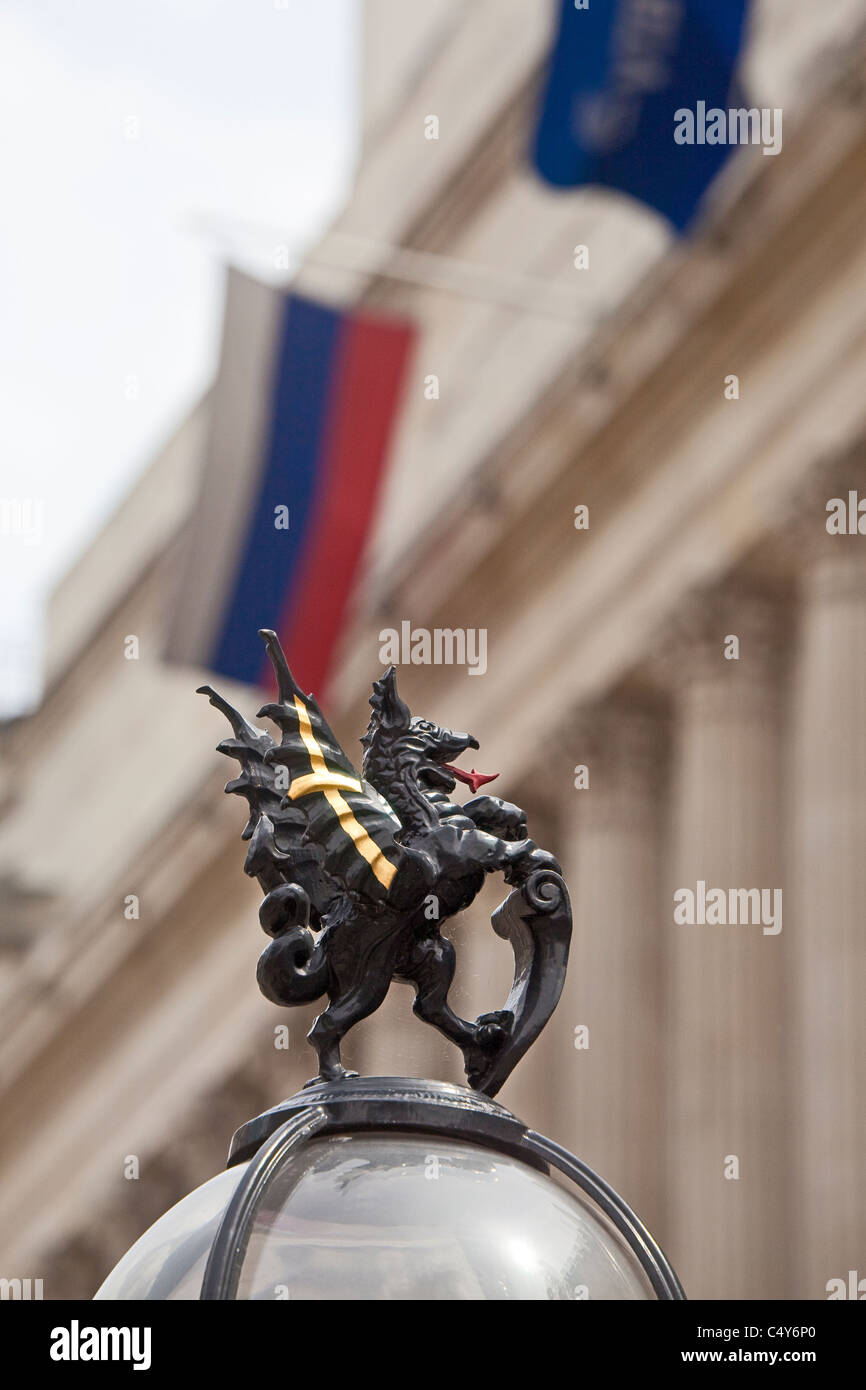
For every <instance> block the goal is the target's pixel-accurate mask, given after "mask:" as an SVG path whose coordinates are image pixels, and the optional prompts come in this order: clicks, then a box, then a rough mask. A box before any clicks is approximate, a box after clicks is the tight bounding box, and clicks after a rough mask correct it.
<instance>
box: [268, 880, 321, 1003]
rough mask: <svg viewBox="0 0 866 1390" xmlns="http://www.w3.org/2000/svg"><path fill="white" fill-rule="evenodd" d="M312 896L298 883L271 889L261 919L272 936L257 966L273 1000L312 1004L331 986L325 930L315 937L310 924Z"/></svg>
mask: <svg viewBox="0 0 866 1390" xmlns="http://www.w3.org/2000/svg"><path fill="white" fill-rule="evenodd" d="M309 918H310V900H309V898H308V897H307V894H306V893H305V892H304V890H303V888H301V887H300V885H299V884H297V883H285V884H282V885H281V886H280V887H279V888H275V889H274V890H273V892H271V893H268V895H267V897H266V898H265V899H264V900H263V901H262V905H261V907H260V909H259V921H260V922H261V924H262V927H263V928H264V930H265V931H266V932H267V933H268V935H269V936H272V937H273V940H272V941H270V942H269V943H268V945H267V946H266V947H265V949H264V950H263V951H262V954H261V955H260V956H259V962H258V965H257V967H256V979H257V980H258V984H259V989H260V990H261V992H262V994H263V995H264V996H265V998H266V999H270V1001H271V1003H272V1004H282V1005H285V1006H289V1005H294V1004H311V1003H313V1001H314V1000H316V999H319V998H321V996H322V995H323V994H324V993H325V991H326V989H327V987H328V961H327V956H326V951H325V943H324V936H325V933H324V932H322V933H321V934H320V936H319V938H318V940H316V938H315V936H314V935H313V932H312V931H311V930H310V928H309V926H308V922H309Z"/></svg>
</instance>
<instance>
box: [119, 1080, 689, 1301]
mask: <svg viewBox="0 0 866 1390" xmlns="http://www.w3.org/2000/svg"><path fill="white" fill-rule="evenodd" d="M313 1117H317V1118H313ZM305 1120H306V1124H305ZM293 1127H294V1129H293ZM286 1131H292V1133H289V1134H288V1138H287V1137H286ZM299 1132H300V1137H298V1134H299ZM281 1136H282V1137H281ZM563 1153H564V1151H562V1150H559V1149H558V1148H557V1146H556V1145H552V1144H551V1143H550V1141H548V1140H544V1139H542V1138H541V1137H540V1136H535V1135H532V1134H531V1132H530V1131H527V1130H526V1128H525V1127H524V1126H523V1125H522V1124H521V1123H520V1121H518V1120H517V1119H515V1117H514V1116H512V1115H511V1114H510V1113H509V1112H508V1111H507V1110H504V1109H503V1108H502V1107H501V1106H499V1105H497V1104H496V1103H495V1102H493V1101H490V1100H488V1099H487V1098H485V1097H482V1096H479V1095H477V1093H474V1092H471V1091H469V1090H467V1089H466V1088H463V1087H458V1086H449V1085H447V1084H445V1083H432V1082H411V1081H407V1080H406V1079H405V1078H364V1079H359V1080H357V1081H348V1082H341V1083H339V1084H337V1085H331V1086H326V1085H323V1086H319V1087H314V1088H312V1090H310V1091H306V1092H302V1093H301V1095H300V1096H297V1097H294V1098H293V1099H292V1100H291V1101H288V1102H286V1103H284V1105H282V1106H279V1107H277V1108H276V1109H275V1110H273V1111H269V1112H267V1113H266V1115H264V1116H260V1117H259V1118H258V1120H255V1121H252V1122H251V1123H250V1124H249V1125H246V1126H244V1127H243V1128H242V1129H241V1130H239V1131H238V1134H237V1135H236V1136H235V1139H234V1141H233V1145H232V1151H231V1154H230V1166H229V1167H228V1168H227V1169H226V1170H225V1172H223V1173H220V1174H218V1175H217V1176H216V1177H214V1178H211V1179H210V1181H209V1182H206V1183H204V1184H203V1185H202V1186H201V1187H199V1188H197V1189H196V1190H195V1191H194V1192H192V1193H190V1195H189V1196H187V1197H185V1198H184V1199H183V1200H182V1201H181V1202H179V1203H178V1204H177V1205H176V1206H174V1207H172V1209H171V1210H170V1211H168V1212H166V1214H165V1215H164V1216H163V1217H161V1218H160V1219H159V1220H158V1221H157V1222H156V1223H155V1224H154V1225H153V1226H151V1228H150V1229H149V1230H148V1231H146V1232H145V1234H144V1235H143V1236H141V1238H140V1239H139V1240H138V1241H136V1243H135V1244H134V1245H133V1246H132V1248H131V1249H130V1250H129V1251H128V1252H127V1254H126V1255H124V1256H123V1258H122V1259H121V1260H120V1262H119V1263H118V1264H117V1266H116V1267H115V1268H114V1270H112V1272H111V1273H110V1274H109V1275H108V1277H107V1279H106V1280H105V1282H104V1283H103V1284H102V1286H101V1288H100V1289H99V1291H98V1293H97V1294H96V1298H97V1299H145V1300H152V1299H198V1298H200V1297H205V1298H208V1297H217V1298H236V1299H256V1300H262V1299H274V1300H280V1299H291V1300H293V1301H294V1300H298V1299H316V1300H322V1299H337V1300H340V1299H365V1300H373V1299H391V1300H394V1299H397V1300H401V1299H405V1300H409V1299H423V1300H425V1301H426V1300H436V1299H446V1300H464V1299H466V1300H477V1299H520V1300H529V1299H542V1300H562V1299H568V1300H582V1299H590V1300H592V1299H617V1300H630V1299H654V1298H677V1297H682V1296H683V1295H682V1291H681V1289H680V1288H679V1285H678V1283H677V1281H676V1276H675V1275H673V1271H672V1270H670V1267H669V1266H668V1265H667V1262H666V1261H665V1259H664V1256H663V1255H662V1254H661V1251H659V1250H658V1248H657V1247H656V1246H655V1243H654V1242H653V1241H652V1238H651V1237H650V1236H649V1235H648V1233H647V1232H646V1231H645V1230H644V1229H643V1227H641V1226H640V1223H639V1222H638V1221H637V1218H636V1217H634V1216H633V1214H632V1213H631V1212H630V1211H629V1209H628V1208H627V1207H626V1206H625V1204H624V1203H622V1202H621V1199H619V1198H616V1196H615V1194H612V1193H611V1191H610V1189H609V1188H607V1187H606V1186H605V1185H604V1184H603V1183H601V1181H600V1179H597V1178H596V1177H595V1175H594V1174H591V1173H590V1171H589V1170H588V1169H584V1168H583V1166H582V1165H580V1164H579V1162H578V1161H577V1160H573V1159H572V1158H571V1156H570V1155H565V1160H566V1161H565V1163H564V1164H563V1161H562V1156H563ZM569 1163H573V1164H576V1165H577V1167H576V1169H575V1170H574V1171H572V1172H570V1173H569V1172H567V1171H566V1170H567V1168H568V1165H569ZM557 1170H558V1171H557ZM552 1173H555V1174H556V1176H552ZM575 1175H577V1181H575ZM569 1177H570V1178H571V1179H572V1180H571V1181H568V1180H567V1179H568V1178H569ZM581 1179H583V1180H584V1181H581ZM584 1182H585V1184H586V1185H584ZM596 1185H597V1186H596ZM599 1197H600V1199H601V1204H599ZM220 1252H222V1253H220ZM216 1265H220V1266H221V1268H220V1270H215V1266H216ZM206 1274H207V1279H208V1280H209V1288H210V1292H209V1291H208V1285H206V1286H205V1288H204V1291H203V1281H205V1279H206ZM215 1290H217V1291H215Z"/></svg>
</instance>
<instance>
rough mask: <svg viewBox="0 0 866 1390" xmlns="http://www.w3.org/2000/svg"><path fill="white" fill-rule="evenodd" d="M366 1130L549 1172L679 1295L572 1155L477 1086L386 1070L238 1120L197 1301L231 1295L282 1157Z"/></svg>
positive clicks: (666, 1269)
mask: <svg viewBox="0 0 866 1390" xmlns="http://www.w3.org/2000/svg"><path fill="white" fill-rule="evenodd" d="M371 1130H378V1131H380V1132H381V1131H383V1130H385V1131H387V1130H391V1131H403V1132H404V1133H413V1132H414V1133H424V1134H439V1135H443V1134H444V1135H446V1136H450V1137H451V1138H454V1139H461V1140H465V1141H467V1142H469V1143H476V1144H479V1145H481V1146H482V1147H485V1148H492V1149H494V1150H496V1151H498V1152H500V1153H504V1154H507V1155H508V1156H509V1157H512V1158H519V1159H521V1160H522V1161H523V1162H524V1163H528V1164H529V1165H530V1166H531V1167H533V1168H535V1169H537V1170H538V1171H540V1172H543V1173H549V1170H550V1168H551V1167H553V1168H555V1169H557V1170H558V1171H559V1172H560V1173H562V1174H563V1175H564V1176H565V1177H567V1178H569V1179H570V1180H571V1181H572V1182H574V1183H575V1184H576V1185H577V1186H578V1187H579V1188H580V1189H581V1191H583V1192H584V1193H585V1194H586V1195H587V1196H588V1197H589V1198H590V1199H591V1200H592V1201H593V1202H594V1203H595V1204H596V1206H598V1207H599V1208H600V1209H601V1211H603V1212H604V1214H605V1216H606V1217H607V1218H608V1219H609V1220H610V1221H611V1222H612V1224H613V1225H614V1226H615V1227H616V1229H617V1230H618V1231H619V1233H620V1234H621V1236H622V1237H623V1238H624V1240H625V1241H626V1244H627V1245H628V1246H629V1248H630V1250H631V1251H632V1253H633V1254H634V1255H635V1257H636V1258H637V1260H638V1261H639V1263H640V1265H641V1268H642V1269H643V1271H644V1273H645V1274H646V1276H647V1279H648V1280H649V1283H650V1285H651V1286H652V1289H653V1292H654V1293H655V1295H656V1297H657V1298H658V1299H659V1300H660V1301H664V1302H670V1301H681V1300H683V1299H685V1296H686V1295H685V1293H684V1292H683V1288H682V1285H681V1284H680V1281H679V1279H678V1278H677V1275H676V1273H675V1271H674V1269H673V1267H672V1265H671V1264H670V1261H669V1260H668V1259H667V1257H666V1255H665V1254H664V1251H663V1250H662V1249H661V1247H660V1246H659V1245H658V1243H657V1241H656V1240H655V1239H654V1238H653V1237H652V1236H651V1235H650V1233H649V1231H648V1230H647V1229H646V1227H645V1226H644V1225H643V1223H642V1222H641V1221H640V1220H639V1218H638V1217H637V1216H636V1215H635V1213H634V1212H633V1211H632V1209H631V1207H630V1206H629V1205H628V1203H627V1202H625V1201H624V1200H623V1198H622V1197H620V1196H619V1194H618V1193H617V1192H615V1191H614V1190H613V1188H612V1187H610V1186H609V1185H608V1184H607V1183H606V1182H604V1181H603V1179H602V1178H600V1177H599V1176H598V1174H597V1173H594V1172H593V1170H592V1169H591V1168H589V1167H588V1166H587V1165H586V1164H585V1163H582V1162H581V1160H580V1159H579V1158H576V1157H575V1155H574V1154H572V1153H569V1151H568V1150H567V1149H564V1148H562V1146H561V1145H559V1144H556V1143H554V1141H553V1140H552V1139H548V1138H546V1136H545V1135H543V1134H537V1133H536V1132H535V1131H534V1130H531V1129H528V1128H527V1127H526V1125H524V1124H522V1123H521V1121H520V1120H518V1119H517V1117H516V1116H515V1115H512V1114H511V1112H510V1111H508V1110H506V1109H505V1108H504V1107H503V1106H501V1105H498V1104H497V1103H496V1102H495V1101H493V1100H491V1099H490V1098H489V1097H487V1096H484V1095H481V1094H480V1093H479V1092H477V1091H470V1090H467V1089H466V1088H465V1087H463V1086H453V1085H451V1084H449V1083H448V1082H438V1081H414V1080H411V1079H409V1078H406V1077H394V1076H387V1077H357V1078H353V1079H350V1080H344V1081H340V1082H324V1083H319V1084H317V1085H314V1086H310V1087H308V1088H306V1089H305V1090H304V1091H302V1092H300V1093H299V1094H298V1095H296V1096H293V1097H292V1098H291V1099H290V1100H287V1101H284V1102H283V1103H282V1104H281V1105H278V1106H276V1107H275V1108H274V1109H273V1110H268V1111H266V1112H265V1113H264V1114H263V1115H259V1116H258V1117H257V1118H256V1119H254V1120H250V1121H248V1123H247V1124H245V1125H242V1126H241V1128H240V1129H239V1130H238V1131H237V1133H236V1134H235V1136H234V1138H233V1140H232V1144H231V1148H230V1150H229V1160H228V1166H229V1167H232V1166H234V1165H235V1164H238V1163H244V1162H247V1163H248V1167H247V1170H246V1172H245V1173H244V1175H243V1177H242V1178H241V1181H240V1182H239V1183H238V1186H237V1187H236V1188H235V1191H234V1193H233V1194H232V1197H231V1200H230V1201H229V1203H228V1205H227V1207H226V1209H225V1212H224V1213H223V1217H222V1220H221V1222H220V1225H219V1229H218V1230H217V1233H216V1236H215V1238H214V1241H213V1245H212V1246H211V1250H210V1255H209V1257H208V1261H207V1266H206V1268H205V1272H204V1278H203V1280H202V1287H201V1295H200V1298H201V1299H202V1300H204V1301H214V1300H215V1301H231V1300H234V1299H235V1298H236V1297H237V1291H238V1285H239V1282H240V1275H241V1268H242V1265H243V1260H244V1256H245V1254H246V1250H247V1245H248V1243H249V1238H250V1234H251V1232H252V1227H253V1220H254V1218H255V1214H256V1212H257V1211H258V1209H259V1207H260V1205H261V1203H262V1200H263V1198H264V1196H265V1194H266V1192H267V1190H268V1188H269V1186H270V1184H271V1182H272V1181H273V1179H274V1178H275V1177H276V1175H277V1173H278V1172H280V1171H281V1169H282V1167H283V1164H284V1163H285V1161H286V1160H287V1159H288V1158H289V1156H290V1155H292V1154H293V1153H295V1152H296V1151H297V1150H298V1149H300V1147H301V1146H302V1145H303V1144H305V1143H307V1142H308V1141H309V1140H310V1139H313V1138H315V1137H319V1136H323V1135H327V1134H346V1133H361V1132H364V1131H367V1132H369V1131H371Z"/></svg>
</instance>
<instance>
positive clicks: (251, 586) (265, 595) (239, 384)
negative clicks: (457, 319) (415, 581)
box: [167, 271, 414, 693]
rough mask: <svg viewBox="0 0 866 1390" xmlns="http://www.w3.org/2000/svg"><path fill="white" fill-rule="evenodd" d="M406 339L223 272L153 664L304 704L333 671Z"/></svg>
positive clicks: (407, 328) (403, 327) (405, 328)
mask: <svg viewBox="0 0 866 1390" xmlns="http://www.w3.org/2000/svg"><path fill="white" fill-rule="evenodd" d="M413 336H414V333H413V329H412V327H411V325H409V324H407V323H405V322H402V321H399V320H394V319H386V318H383V317H381V316H377V315H373V314H369V313H366V312H362V311H349V312H341V311H340V310H337V309H334V308H331V307H329V306H326V305H324V304H320V303H316V302H314V301H313V300H311V299H307V298H304V297H302V296H300V295H297V294H285V293H284V292H282V291H280V290H277V289H274V288H272V287H269V286H266V285H263V284H260V283H259V282H257V281H255V280H251V279H249V278H248V277H247V276H244V275H241V274H240V273H239V272H236V271H231V272H230V273H229V283H228V296H227V303H226V321H225V328H224V335H223V351H222V359H221V364H220V371H219V375H218V379H217V383H216V386H215V387H214V392H213V398H212V401H211V403H210V411H211V413H210V432H209V444H208V448H207V451H206V453H207V456H206V459H205V469H204V474H203V480H202V489H201V495H200V497H199V500H198V505H197V507H196V508H195V511H194V515H193V519H192V523H191V534H190V537H189V546H188V553H187V564H186V569H185V574H184V576H183V579H182V585H181V592H180V593H179V595H178V602H177V609H176V612H175V614H174V617H173V621H172V624H171V633H170V638H169V643H168V649H167V656H168V657H169V659H172V660H177V661H184V662H187V663H191V664H197V665H200V666H203V667H205V668H207V669H208V670H210V671H215V672H219V673H220V674H221V675H225V676H228V677H230V678H231V679H234V680H238V681H245V682H249V683H250V684H258V685H262V686H265V687H267V686H269V685H270V683H271V675H270V667H269V664H268V663H267V660H266V658H265V654H264V650H263V647H262V642H261V639H260V637H259V636H258V631H259V629H260V628H263V627H264V628H273V629H274V630H275V631H276V632H277V634H278V635H279V638H280V641H281V642H282V645H283V648H284V650H285V651H286V653H287V654H288V657H289V660H290V662H291V665H292V669H293V671H294V672H295V674H296V676H297V678H298V680H299V681H300V683H301V685H302V686H303V688H304V689H305V690H311V691H316V692H317V693H321V691H322V690H323V689H324V688H325V686H326V683H327V680H328V676H329V673H330V670H331V665H332V659H333V656H334V652H335V648H336V645H337V642H338V639H339V637H340V633H341V631H342V629H343V626H344V623H345V620H346V616H347V612H348V609H349V604H350V599H351V596H352V592H353V589H354V586H355V582H356V578H357V575H358V571H359V567H360V564H361V559H362V556H363V552H364V549H365V545H366V543H367V541H368V538H369V534H370V530H371V524H372V521H373V519H374V516H375V512H376V503H377V498H378V496H379V491H380V484H381V482H382V478H383V473H384V469H385V464H386V459H387V453H388V445H389V441H390V439H391V435H392V431H393V426H394V423H395V418H396V416H397V414H398V411H399V403H400V397H401V393H402V389H403V386H404V382H405V377H406V371H407V366H408V361H409V356H410V352H411V347H412V342H413Z"/></svg>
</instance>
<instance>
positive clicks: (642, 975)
mask: <svg viewBox="0 0 866 1390" xmlns="http://www.w3.org/2000/svg"><path fill="white" fill-rule="evenodd" d="M664 745H665V726H664V722H663V720H660V719H659V718H658V717H657V715H656V713H655V712H653V711H652V710H650V709H648V708H646V707H644V706H643V705H642V704H641V703H639V702H636V701H633V700H626V699H621V700H619V701H611V702H608V703H605V704H603V705H599V706H597V707H593V708H591V709H584V710H582V711H579V712H578V713H577V714H576V715H575V716H574V717H573V718H572V719H571V720H570V721H569V724H568V726H567V728H566V729H565V731H564V737H563V747H564V749H565V750H566V752H565V754H564V756H563V766H562V769H561V773H560V778H561V787H562V795H561V798H560V810H561V824H560V832H559V839H558V843H557V845H556V846H555V848H556V850H557V853H558V857H559V859H560V861H561V863H562V867H563V871H564V873H565V877H566V881H567V883H568V886H569V892H570V895H571V902H572V912H573V917H574V934H573V937H572V947H571V956H570V960H569V969H568V976H567V979H566V985H565V989H564V991H563V996H562V999H561V1001H560V1005H559V1008H558V1010H557V1012H556V1014H555V1015H554V1018H553V1021H552V1023H551V1024H549V1025H548V1031H549V1033H550V1039H549V1043H548V1047H549V1049H550V1050H549V1056H550V1059H551V1065H552V1070H553V1089H554V1101H555V1103H554V1107H553V1111H554V1113H553V1116H552V1119H551V1125H550V1133H551V1134H552V1136H553V1137H554V1138H555V1139H557V1140H558V1141H559V1142H560V1143H562V1144H564V1145H566V1147H568V1148H570V1149H571V1150H572V1151H573V1152H575V1153H576V1154H577V1155H578V1156H579V1157H581V1158H583V1159H584V1160H585V1161H586V1162H588V1163H589V1164H590V1165H591V1166H592V1167H593V1168H595V1169H596V1170H597V1171H598V1172H599V1173H600V1174H601V1176H602V1177H604V1178H605V1179H606V1181H608V1182H609V1183H611V1184H612V1186H613V1187H615V1188H616V1189H617V1190H618V1191H619V1192H620V1193H621V1195H622V1196H623V1197H625V1199H626V1200H627V1201H628V1202H630V1203H631V1204H632V1206H634V1208H635V1209H636V1210H637V1212H638V1213H639V1215H640V1216H641V1218H642V1219H643V1220H644V1221H645V1222H646V1223H647V1224H649V1225H650V1226H652V1227H653V1228H655V1227H656V1224H657V1220H658V1215H659V1174H660V1165H661V1158H662V1148H663V1145H662V1140H663V1134H662V1129H661V1124H662V1115H661V1104H660V1101H661V1065H662V1058H661V1052H660V1034H661V1025H660V1004H661V997H660V985H661V970H660V965H661V955H660V940H659V892H660V886H661V885H660V879H659V826H660V820H661V816H660V803H661V801H662V800H663V794H664V788H663V777H664ZM581 768H586V772H587V775H588V778H589V785H588V786H587V787H583V788H581V789H578V787H577V786H576V785H575V782H576V781H582V780H583V774H582V773H581V772H580V770H579V769H581ZM576 769H578V770H577V771H576Z"/></svg>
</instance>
